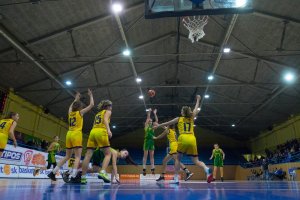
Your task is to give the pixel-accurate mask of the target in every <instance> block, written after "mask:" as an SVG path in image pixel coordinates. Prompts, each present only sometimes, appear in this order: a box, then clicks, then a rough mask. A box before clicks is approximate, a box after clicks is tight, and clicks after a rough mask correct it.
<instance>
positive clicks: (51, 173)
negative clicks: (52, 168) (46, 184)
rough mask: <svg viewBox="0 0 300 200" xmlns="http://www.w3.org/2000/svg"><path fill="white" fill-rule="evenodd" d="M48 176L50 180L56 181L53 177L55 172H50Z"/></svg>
mask: <svg viewBox="0 0 300 200" xmlns="http://www.w3.org/2000/svg"><path fill="white" fill-rule="evenodd" d="M48 177H49V178H50V179H51V180H52V181H56V177H55V174H54V173H53V172H50V173H49V174H48Z"/></svg>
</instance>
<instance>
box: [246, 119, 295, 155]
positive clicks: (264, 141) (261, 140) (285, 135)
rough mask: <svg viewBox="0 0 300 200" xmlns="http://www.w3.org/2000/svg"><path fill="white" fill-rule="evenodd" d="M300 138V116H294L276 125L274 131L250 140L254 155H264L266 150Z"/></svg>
mask: <svg viewBox="0 0 300 200" xmlns="http://www.w3.org/2000/svg"><path fill="white" fill-rule="evenodd" d="M295 138H300V116H294V117H292V118H290V119H289V120H288V121H286V122H284V123H282V124H278V125H274V128H273V130H272V131H265V132H263V133H261V134H260V135H259V136H258V137H256V138H254V139H252V140H250V144H251V149H252V152H253V153H263V152H264V150H265V148H272V147H275V146H276V145H278V144H282V143H285V142H286V141H287V140H291V139H295Z"/></svg>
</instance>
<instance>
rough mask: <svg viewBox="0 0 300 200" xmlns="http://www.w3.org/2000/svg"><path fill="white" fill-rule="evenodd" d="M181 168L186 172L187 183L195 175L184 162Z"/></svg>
mask: <svg viewBox="0 0 300 200" xmlns="http://www.w3.org/2000/svg"><path fill="white" fill-rule="evenodd" d="M180 168H181V169H182V170H183V171H184V172H185V179H184V180H185V181H187V180H189V179H190V178H191V177H192V176H193V175H194V173H192V172H190V170H189V169H188V168H186V166H185V165H184V164H183V163H182V162H180Z"/></svg>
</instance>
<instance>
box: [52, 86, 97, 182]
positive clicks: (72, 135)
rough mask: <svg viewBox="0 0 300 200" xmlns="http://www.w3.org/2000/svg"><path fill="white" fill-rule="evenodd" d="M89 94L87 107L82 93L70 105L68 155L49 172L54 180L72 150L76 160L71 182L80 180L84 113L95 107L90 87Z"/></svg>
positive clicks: (67, 139)
mask: <svg viewBox="0 0 300 200" xmlns="http://www.w3.org/2000/svg"><path fill="white" fill-rule="evenodd" d="M88 95H89V97H90V104H89V105H88V106H87V107H85V108H82V103H81V101H80V93H77V94H76V96H75V100H74V101H73V103H72V104H71V105H70V107H69V112H68V113H69V131H68V132H67V136H66V156H65V157H64V158H63V159H62V160H60V162H59V163H58V164H57V166H56V167H55V168H54V169H53V170H52V172H51V173H49V174H48V177H49V178H50V179H51V180H53V181H56V178H55V174H56V172H57V171H58V170H59V168H60V167H61V166H62V165H63V164H65V163H66V162H67V161H68V160H69V159H70V158H71V155H72V152H73V151H74V153H75V161H74V166H73V171H72V175H71V182H78V181H77V180H76V178H75V177H76V175H77V171H78V165H79V162H80V158H81V152H82V126H83V115H84V114H85V113H87V112H88V111H90V110H91V109H92V108H93V107H94V98H93V94H92V91H91V90H90V89H88Z"/></svg>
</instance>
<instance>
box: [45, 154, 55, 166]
mask: <svg viewBox="0 0 300 200" xmlns="http://www.w3.org/2000/svg"><path fill="white" fill-rule="evenodd" d="M47 161H48V163H51V164H53V163H56V159H55V154H54V153H48V160H47Z"/></svg>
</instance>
